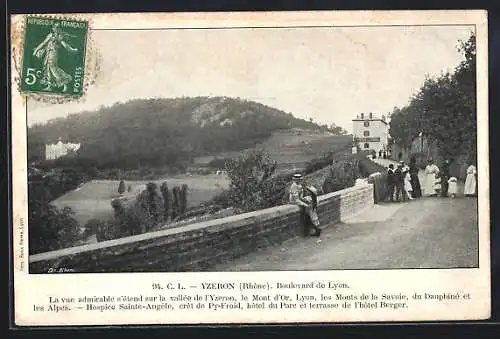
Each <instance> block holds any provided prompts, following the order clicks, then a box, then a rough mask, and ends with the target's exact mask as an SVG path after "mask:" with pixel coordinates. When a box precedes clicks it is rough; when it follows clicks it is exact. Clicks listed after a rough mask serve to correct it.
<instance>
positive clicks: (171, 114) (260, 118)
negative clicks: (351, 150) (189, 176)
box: [28, 97, 326, 169]
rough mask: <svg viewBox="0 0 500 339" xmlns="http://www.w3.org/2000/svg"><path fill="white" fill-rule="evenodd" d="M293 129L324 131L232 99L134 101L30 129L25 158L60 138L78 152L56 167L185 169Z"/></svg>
mask: <svg viewBox="0 0 500 339" xmlns="http://www.w3.org/2000/svg"><path fill="white" fill-rule="evenodd" d="M294 127H296V128H305V129H319V130H322V129H325V128H323V127H321V126H318V125H317V124H315V123H311V122H309V121H305V120H302V119H297V118H295V117H293V115H291V114H287V113H285V112H282V111H279V110H277V109H274V108H271V107H269V106H266V105H263V104H260V103H256V102H252V101H246V100H242V99H237V98H236V99H234V98H225V97H196V98H175V99H137V100H131V101H129V102H126V103H117V104H115V105H113V106H110V107H102V108H100V109H99V110H97V111H94V112H82V113H79V114H73V115H70V116H68V117H66V118H61V119H55V120H53V121H51V122H49V123H47V124H44V125H35V126H32V127H30V128H29V129H28V150H29V153H30V154H29V156H28V157H29V161H39V160H41V159H43V151H44V145H45V144H46V143H52V142H54V141H55V140H57V139H58V138H59V137H61V139H62V140H63V141H64V142H66V141H71V142H80V143H81V147H80V149H79V150H78V152H77V153H76V154H75V155H72V156H64V157H62V158H60V159H57V161H56V162H57V163H58V165H63V164H64V165H65V166H70V165H71V166H77V165H78V166H80V165H84V166H86V167H95V168H98V169H107V168H120V169H136V168H141V167H161V166H168V167H179V168H185V167H186V166H187V165H188V164H189V162H190V160H191V158H192V157H194V156H198V155H207V154H212V153H215V152H220V151H231V150H242V149H245V148H249V147H253V146H254V145H255V143H256V142H258V141H262V140H264V139H265V138H267V137H269V136H270V135H271V133H272V132H273V131H276V130H279V129H289V128H294ZM325 130H326V129H325Z"/></svg>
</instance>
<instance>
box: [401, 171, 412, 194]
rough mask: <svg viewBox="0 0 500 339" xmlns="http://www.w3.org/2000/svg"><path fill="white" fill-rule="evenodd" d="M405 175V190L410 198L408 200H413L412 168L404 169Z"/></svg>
mask: <svg viewBox="0 0 500 339" xmlns="http://www.w3.org/2000/svg"><path fill="white" fill-rule="evenodd" d="M403 175H404V190H405V192H404V193H406V195H407V197H408V200H413V196H412V191H413V187H412V186H411V175H410V167H408V166H404V167H403Z"/></svg>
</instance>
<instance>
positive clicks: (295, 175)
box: [293, 173, 302, 179]
mask: <svg viewBox="0 0 500 339" xmlns="http://www.w3.org/2000/svg"><path fill="white" fill-rule="evenodd" d="M293 178H294V179H302V174H300V173H295V174H294V175H293Z"/></svg>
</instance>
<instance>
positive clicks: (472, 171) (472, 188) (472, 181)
mask: <svg viewBox="0 0 500 339" xmlns="http://www.w3.org/2000/svg"><path fill="white" fill-rule="evenodd" d="M476 173H477V170H476V166H474V165H470V166H469V167H468V168H467V178H466V179H465V186H464V195H474V194H476V185H477V182H476Z"/></svg>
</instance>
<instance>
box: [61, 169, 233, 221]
mask: <svg viewBox="0 0 500 339" xmlns="http://www.w3.org/2000/svg"><path fill="white" fill-rule="evenodd" d="M148 182H150V181H126V182H125V184H126V186H127V187H128V185H130V186H131V188H132V190H131V193H125V194H132V195H134V194H137V193H139V192H140V191H142V190H143V189H144V188H145V185H146V184H147V183H148ZM154 182H156V183H157V184H158V185H161V183H163V182H166V183H167V185H168V186H169V187H170V188H173V187H174V186H180V185H182V184H187V185H188V186H189V191H188V207H192V206H198V205H199V204H200V203H201V202H204V201H207V200H210V199H211V198H212V197H213V196H215V195H216V194H218V193H219V192H221V191H222V190H223V189H225V188H226V187H227V185H228V181H227V179H226V178H225V177H223V176H216V175H203V176H202V175H199V176H194V175H193V176H176V177H172V178H165V179H161V180H155V181H154ZM118 185H119V181H117V180H94V181H90V182H88V183H86V184H84V185H83V186H81V187H80V188H78V189H76V190H74V191H71V192H68V193H66V194H65V195H63V196H61V197H59V198H58V199H56V200H55V201H54V202H53V205H54V206H56V207H58V208H63V207H71V209H72V210H73V211H74V212H75V218H76V219H77V220H78V222H79V223H80V225H84V224H85V223H86V222H87V221H88V220H89V219H92V218H97V219H101V220H109V219H112V218H113V208H112V207H111V200H112V199H113V198H115V197H117V196H119V194H118Z"/></svg>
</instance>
